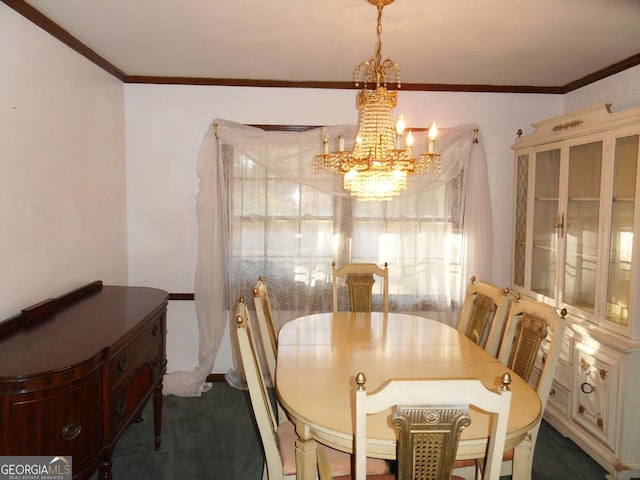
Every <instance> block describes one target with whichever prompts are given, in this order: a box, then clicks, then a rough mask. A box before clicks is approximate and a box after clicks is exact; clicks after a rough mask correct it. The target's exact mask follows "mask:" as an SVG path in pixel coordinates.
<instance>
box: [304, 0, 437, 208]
mask: <svg viewBox="0 0 640 480" xmlns="http://www.w3.org/2000/svg"><path fill="white" fill-rule="evenodd" d="M367 1H368V2H369V3H371V4H372V5H375V6H376V7H377V9H378V29H377V43H376V50H375V54H374V55H373V56H372V57H371V58H369V59H368V60H364V61H363V62H361V63H360V64H359V65H358V66H357V67H356V68H355V69H354V71H353V80H354V83H355V86H356V87H359V86H360V85H362V88H361V90H360V92H359V94H358V95H359V97H358V108H359V110H360V123H359V126H358V134H357V136H356V141H355V148H354V149H353V151H352V152H349V151H345V149H344V137H342V136H340V137H339V138H338V150H337V151H335V152H331V153H330V152H329V136H328V135H327V133H326V129H324V130H323V141H322V146H323V151H322V153H321V154H318V155H316V157H315V159H314V171H316V172H332V173H338V174H341V175H343V186H344V188H345V190H347V191H349V192H350V194H351V195H353V196H355V197H357V198H358V200H379V201H383V200H389V199H390V198H392V197H393V196H395V195H398V194H399V193H400V192H401V191H402V190H404V189H405V188H407V176H408V175H410V174H413V173H420V172H424V173H437V172H439V171H440V170H441V168H442V163H441V159H440V155H439V154H437V153H434V151H433V150H434V141H435V137H436V134H437V128H436V124H435V123H433V124H432V125H431V128H430V129H429V141H428V148H427V151H426V152H424V153H422V154H420V155H419V157H418V159H417V160H416V159H415V158H413V157H412V155H411V147H412V146H413V134H412V133H411V130H409V131H408V133H407V134H406V135H404V130H405V120H404V116H403V115H400V117H399V118H398V120H397V121H396V122H395V125H394V122H393V108H394V107H395V106H396V103H397V102H396V99H397V91H395V90H393V89H388V88H387V84H388V83H395V84H396V89H397V88H400V67H398V65H397V64H396V63H394V62H393V61H392V60H391V59H390V58H387V59H386V60H385V61H384V62H382V56H381V54H380V51H381V49H382V41H381V39H380V35H381V33H382V9H383V8H384V7H385V6H386V5H390V4H391V3H393V0H367ZM374 86H375V89H374V88H373V87H374Z"/></svg>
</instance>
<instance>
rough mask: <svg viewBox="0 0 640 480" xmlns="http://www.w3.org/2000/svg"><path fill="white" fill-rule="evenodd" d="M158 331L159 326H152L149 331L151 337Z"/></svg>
mask: <svg viewBox="0 0 640 480" xmlns="http://www.w3.org/2000/svg"><path fill="white" fill-rule="evenodd" d="M159 331H160V326H159V325H154V326H153V329H152V330H151V335H152V336H153V337H155V336H157V335H158V332H159Z"/></svg>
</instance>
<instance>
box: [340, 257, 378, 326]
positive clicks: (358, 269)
mask: <svg viewBox="0 0 640 480" xmlns="http://www.w3.org/2000/svg"><path fill="white" fill-rule="evenodd" d="M331 265H332V270H333V275H332V287H333V311H334V312H337V311H338V296H339V286H340V280H341V279H344V280H345V283H346V285H347V286H348V287H349V302H350V306H351V311H352V312H370V311H371V309H372V308H373V284H374V283H375V276H377V277H379V278H380V280H381V281H382V310H383V312H385V313H386V312H388V311H389V265H388V264H387V263H385V264H384V268H381V267H379V266H378V265H376V264H375V263H346V264H344V265H342V266H341V267H340V268H338V267H336V262H333V263H332V264H331Z"/></svg>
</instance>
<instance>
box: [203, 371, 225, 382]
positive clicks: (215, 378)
mask: <svg viewBox="0 0 640 480" xmlns="http://www.w3.org/2000/svg"><path fill="white" fill-rule="evenodd" d="M207 382H212V383H213V382H226V380H225V379H224V373H210V374H209V375H207Z"/></svg>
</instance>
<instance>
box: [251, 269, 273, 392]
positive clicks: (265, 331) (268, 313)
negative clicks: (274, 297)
mask: <svg viewBox="0 0 640 480" xmlns="http://www.w3.org/2000/svg"><path fill="white" fill-rule="evenodd" d="M253 301H254V303H255V306H256V317H257V318H258V329H259V331H260V332H259V333H260V338H261V340H262V348H263V350H264V355H265V358H266V360H267V367H268V368H269V375H270V376H271V380H272V381H273V382H274V383H275V381H276V357H277V355H278V330H277V328H276V324H275V320H274V319H273V312H272V310H271V301H270V300H269V293H268V292H267V284H266V283H265V281H264V277H263V276H262V275H261V276H260V277H259V278H258V281H257V282H256V284H255V285H254V286H253Z"/></svg>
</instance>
